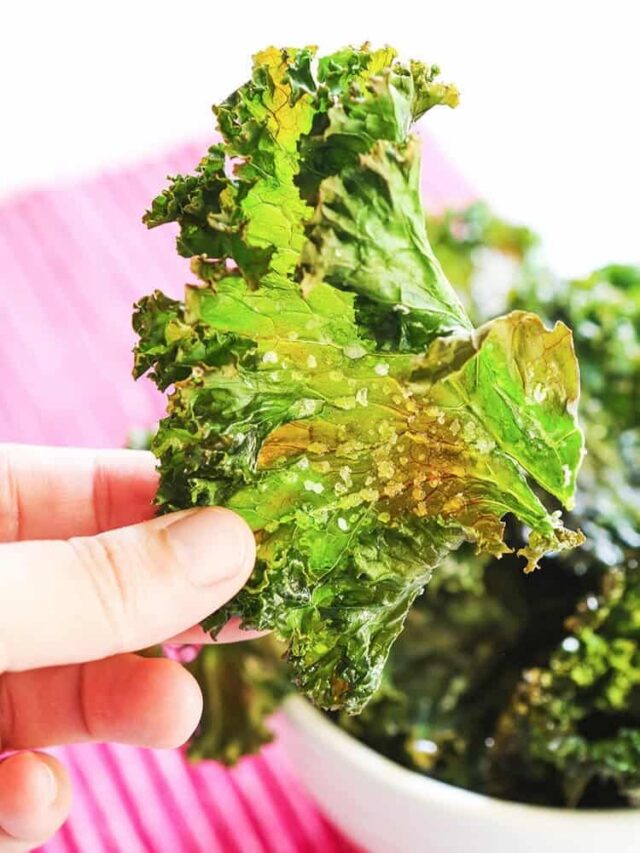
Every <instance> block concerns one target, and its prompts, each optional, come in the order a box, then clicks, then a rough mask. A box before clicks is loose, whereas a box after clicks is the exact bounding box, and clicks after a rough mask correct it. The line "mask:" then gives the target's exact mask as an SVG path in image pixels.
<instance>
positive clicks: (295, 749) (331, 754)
mask: <svg viewBox="0 0 640 853" xmlns="http://www.w3.org/2000/svg"><path fill="white" fill-rule="evenodd" d="M278 734H279V736H280V740H281V742H282V743H283V745H284V747H285V750H286V752H287V754H288V756H289V758H290V760H291V762H292V764H293V766H294V768H295V770H296V771H297V774H298V775H299V777H300V779H301V780H302V782H303V784H304V785H305V787H306V788H307V789H308V791H309V792H310V793H311V794H312V795H313V796H314V797H315V799H316V801H317V802H318V803H319V805H320V807H321V808H322V809H323V811H324V812H325V813H326V814H327V815H328V817H329V818H331V819H332V820H333V821H334V823H335V824H336V825H337V826H339V827H340V828H341V829H342V830H343V831H344V833H345V834H346V835H348V836H349V838H352V839H353V840H354V841H355V842H356V843H359V844H360V845H361V846H362V847H364V848H365V849H366V850H367V851H370V853H421V851H424V853H574V851H575V853H596V851H598V853H640V809H638V810H635V809H629V810H620V811H609V810H603V811H570V810H563V809H553V808H542V807H539V806H526V805H521V804H519V803H508V802H504V801H502V800H495V799H491V798H490V797H485V796H483V795H481V794H474V793H472V792H470V791H464V790H462V789H460V788H454V787H453V786H451V785H445V784H444V783H443V782H437V781H435V780H434V779H429V778H428V777H426V776H422V775H420V774H418V773H413V772H412V771H410V770H407V769H405V768H404V767H401V766H400V765H398V764H395V763H394V762H392V761H390V760H389V759H387V758H384V757H383V756H381V755H379V754H378V753H376V752H374V751H373V750H372V749H370V748H369V747H367V746H365V745H364V744H362V743H360V742H359V741H357V740H356V739H355V738H353V737H351V736H350V735H348V734H346V733H345V732H343V731H342V730H341V729H339V728H338V727H337V726H335V725H334V724H333V723H331V722H330V721H329V720H327V719H326V718H325V717H324V716H323V715H322V714H320V713H319V712H318V711H316V710H315V709H314V708H312V707H311V705H309V703H308V702H306V701H305V700H303V699H301V698H299V697H292V698H291V699H289V700H288V701H287V703H286V705H285V720H284V724H283V725H281V726H279V727H278Z"/></svg>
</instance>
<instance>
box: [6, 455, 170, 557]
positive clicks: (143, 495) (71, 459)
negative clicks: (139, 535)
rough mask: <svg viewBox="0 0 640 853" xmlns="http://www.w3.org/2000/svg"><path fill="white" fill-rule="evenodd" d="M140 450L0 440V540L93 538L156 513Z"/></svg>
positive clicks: (151, 470) (147, 462)
mask: <svg viewBox="0 0 640 853" xmlns="http://www.w3.org/2000/svg"><path fill="white" fill-rule="evenodd" d="M157 487H158V474H157V472H156V469H155V459H154V457H153V455H152V454H151V453H149V452H148V451H144V450H87V449H84V448H82V449H75V448H68V447H33V446H28V445H20V444H0V542H18V541H21V540H26V539H68V538H69V537H71V536H94V535H95V534H96V533H102V532H103V531H105V530H113V529H114V528H116V527H123V526H125V525H128V524H137V523H138V522H140V521H146V520H147V519H149V518H152V517H153V515H154V507H153V497H154V495H155V492H156V489H157Z"/></svg>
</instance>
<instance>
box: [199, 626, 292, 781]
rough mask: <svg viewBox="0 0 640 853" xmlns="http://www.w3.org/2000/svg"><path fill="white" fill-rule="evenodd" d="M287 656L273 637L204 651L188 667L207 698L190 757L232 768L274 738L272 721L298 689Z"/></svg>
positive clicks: (214, 647)
mask: <svg viewBox="0 0 640 853" xmlns="http://www.w3.org/2000/svg"><path fill="white" fill-rule="evenodd" d="M281 655H282V649H280V648H279V647H278V644H277V643H276V641H275V640H274V639H273V637H272V636H270V637H262V638H261V639H258V640H249V641H246V642H244V643H237V644H236V643H214V644H213V645H210V646H204V647H203V648H202V650H201V651H200V653H199V654H198V656H197V657H196V658H195V660H194V661H193V662H192V663H190V664H188V665H187V669H188V670H189V671H190V672H191V673H192V675H193V676H194V677H195V678H196V679H197V680H198V684H199V685H200V689H201V690H202V695H203V698H204V711H203V715H202V719H201V721H200V724H199V726H198V729H197V731H196V733H195V735H194V736H193V737H192V738H191V740H190V741H189V753H188V754H189V758H192V759H195V760H199V759H204V758H211V759H215V760H216V761H221V762H222V763H223V764H228V765H232V764H235V763H236V762H237V761H238V759H240V758H242V756H243V755H250V754H252V753H254V752H258V750H259V749H260V748H261V747H262V746H264V745H265V744H266V743H269V742H270V741H271V740H272V738H273V735H272V733H271V730H270V729H269V727H268V718H269V716H270V715H271V714H272V713H273V712H274V711H275V710H276V708H278V706H279V705H280V703H281V701H282V700H283V699H284V697H285V696H286V695H287V693H289V692H290V691H291V689H292V688H291V683H290V681H289V680H288V678H287V673H286V668H285V667H284V665H283V664H282V662H281V659H280V658H281Z"/></svg>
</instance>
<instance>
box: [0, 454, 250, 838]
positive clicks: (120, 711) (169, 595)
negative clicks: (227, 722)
mask: <svg viewBox="0 0 640 853" xmlns="http://www.w3.org/2000/svg"><path fill="white" fill-rule="evenodd" d="M156 488H157V474H156V472H155V468H154V459H153V457H152V456H151V454H149V453H145V452H137V451H126V450H125V451H116V450H114V451H91V450H69V449H59V448H33V447H22V446H18V445H12V446H6V445H5V446H2V445H0V755H1V754H2V753H3V752H7V751H10V752H11V753H12V754H10V755H9V757H4V758H1V759H0V853H21V851H24V850H30V849H32V848H34V847H36V846H38V845H39V844H41V843H43V842H44V841H45V840H47V839H48V838H49V837H50V836H51V835H52V834H53V833H55V831H56V830H57V829H58V828H59V827H60V825H61V824H62V823H63V822H64V820H65V818H66V816H67V814H68V811H69V806H70V801H71V789H70V784H69V779H68V776H67V774H66V771H65V769H64V767H62V765H61V764H60V763H59V762H58V761H57V760H56V759H55V758H53V757H51V756H48V755H45V754H43V753H42V752H38V751H37V750H38V749H41V748H43V747H46V746H50V745H53V744H63V743H64V744H66V743H75V742H82V741H117V742H120V743H128V744H136V745H139V746H147V747H174V746H178V745H180V744H182V743H184V741H185V740H187V739H188V737H189V736H190V735H191V733H192V732H193V730H194V728H195V726H196V725H197V723H198V720H199V718H200V714H201V711H202V696H201V694H200V690H199V688H198V685H197V684H196V682H195V680H194V679H193V678H192V677H191V675H190V674H189V673H188V672H186V671H185V670H184V669H183V668H182V667H181V666H180V665H179V664H178V663H176V662H175V661H172V660H167V659H163V658H151V657H141V656H140V655H137V654H135V653H134V652H135V651H136V650H139V649H144V648H147V647H149V646H153V645H155V644H157V643H161V642H164V641H166V640H167V639H168V638H173V639H174V640H175V641H182V642H196V643H198V642H204V641H205V635H204V634H203V632H202V631H201V629H200V628H193V627H191V626H194V625H197V623H198V622H199V621H200V620H201V619H203V618H204V617H205V616H207V615H208V614H209V613H211V612H212V611H214V610H216V609H217V608H219V607H221V606H222V605H223V604H224V603H225V602H226V601H228V600H229V599H230V598H231V597H232V596H233V595H234V594H235V593H236V592H237V591H238V590H239V589H240V587H241V586H242V585H243V584H244V582H245V581H246V579H247V578H248V576H249V574H250V573H251V569H252V567H253V562H254V559H255V546H254V539H253V535H252V533H251V531H250V530H249V528H248V527H247V525H246V524H245V523H244V521H242V519H240V518H239V517H238V516H236V515H234V514H233V513H231V512H229V511H228V510H223V509H218V508H204V509H198V510H186V511H184V512H179V513H173V514H171V515H166V516H162V517H160V518H154V517H153V516H154V508H153V505H152V500H153V495H154V493H155V490H156ZM222 634H223V635H224V636H223V637H222V639H224V640H226V641H234V640H238V639H242V638H244V637H246V636H247V634H246V633H245V632H242V631H240V629H239V628H238V627H237V625H232V624H229V625H227V626H226V628H225V629H224V630H223V632H222Z"/></svg>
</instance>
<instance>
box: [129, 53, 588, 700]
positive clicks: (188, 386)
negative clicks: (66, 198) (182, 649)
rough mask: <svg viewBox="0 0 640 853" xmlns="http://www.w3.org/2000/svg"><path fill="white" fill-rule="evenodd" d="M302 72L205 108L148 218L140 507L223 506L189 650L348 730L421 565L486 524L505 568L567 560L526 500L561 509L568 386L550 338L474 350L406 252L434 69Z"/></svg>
mask: <svg viewBox="0 0 640 853" xmlns="http://www.w3.org/2000/svg"><path fill="white" fill-rule="evenodd" d="M311 69H312V64H311V50H310V49H303V50H289V49H287V50H276V49H273V48H270V49H269V50H267V51H264V52H263V53H261V54H258V55H257V57H256V59H255V65H254V71H253V76H252V79H251V80H250V81H249V82H248V83H247V84H246V85H245V86H242V87H241V88H240V89H238V90H237V91H236V92H235V93H234V94H233V95H231V96H230V97H229V98H228V99H227V101H225V102H224V103H223V104H221V105H220V106H218V107H216V108H215V112H216V115H217V117H218V121H219V125H220V129H221V131H222V134H223V138H224V142H223V143H222V145H220V146H214V147H213V148H212V149H210V151H209V153H208V154H207V155H206V156H205V158H204V160H203V161H202V162H201V164H200V166H199V167H198V169H197V170H196V174H195V175H194V176H190V177H186V178H185V177H180V176H179V177H177V178H175V179H174V180H173V182H172V185H171V186H170V187H169V188H168V189H167V190H165V192H164V193H163V194H162V196H160V197H159V198H158V199H156V200H155V201H154V203H153V205H152V208H151V210H150V212H149V213H148V214H147V216H146V221H147V224H149V225H150V226H153V225H157V224H160V223H162V222H166V221H177V222H178V223H179V225H180V236H179V238H178V248H179V251H180V252H181V253H183V254H185V255H187V256H191V257H192V259H193V260H192V269H193V270H194V272H195V273H196V274H197V275H198V276H199V278H200V279H201V283H200V284H199V285H197V286H194V285H191V286H188V287H187V290H186V295H185V300H184V303H178V302H174V301H171V300H168V299H167V298H166V297H165V296H163V295H162V294H160V293H155V294H153V295H152V296H149V297H145V298H144V299H142V300H141V301H140V303H139V304H138V306H137V309H136V314H135V317H134V326H135V328H136V331H137V332H138V334H139V336H140V342H139V344H138V346H137V350H136V367H135V372H136V375H141V374H142V373H145V372H150V375H151V377H152V378H153V380H154V381H155V382H156V384H157V385H158V386H159V387H160V388H162V389H167V388H169V387H172V389H173V390H172V392H171V395H170V398H169V405H168V416H167V417H166V418H165V419H164V420H163V421H162V422H161V423H160V425H159V427H158V431H157V433H156V435H155V437H154V440H153V450H154V452H155V454H156V455H157V456H158V458H159V459H160V472H161V483H160V488H159V491H158V503H159V504H160V506H161V508H162V509H163V510H167V511H168V510H172V509H178V508H184V507H190V506H197V505H207V504H224V505H226V506H228V507H230V508H232V509H234V510H236V511H237V512H239V513H240V514H241V515H243V516H244V518H245V519H246V520H247V521H248V522H249V524H250V525H251V526H252V528H253V529H254V530H255V532H256V538H257V542H258V560H257V564H256V568H255V571H254V573H253V575H252V578H251V579H250V581H249V583H248V584H247V585H246V587H245V588H244V589H243V590H242V591H241V592H240V593H239V594H238V595H237V596H236V597H235V598H234V599H233V601H232V602H230V603H229V604H228V605H227V606H226V607H224V608H223V609H222V610H221V611H219V612H218V613H216V614H214V615H212V616H211V617H210V618H209V619H207V620H206V621H205V623H204V624H205V627H206V628H207V629H208V630H211V631H212V632H213V633H215V632H217V631H218V630H219V628H220V627H221V625H222V624H224V622H225V621H226V620H227V619H229V618H230V617H231V616H239V617H241V619H242V621H243V623H244V625H246V626H247V627H251V628H256V629H273V630H274V631H275V632H276V634H277V635H278V636H279V637H280V638H281V639H282V640H283V641H284V642H285V643H286V646H287V655H288V657H289V660H290V662H291V667H292V672H293V676H294V678H295V680H296V682H297V683H298V684H299V685H300V686H301V688H302V689H303V690H304V692H305V693H306V694H307V695H309V696H310V697H311V698H312V699H313V701H314V702H316V703H317V704H319V705H321V706H323V707H328V708H335V707H344V708H346V709H347V710H348V711H349V712H350V713H354V712H358V711H360V710H361V709H362V707H363V706H364V704H365V703H366V702H367V700H368V699H369V697H370V696H371V694H372V693H373V691H374V690H375V689H376V687H377V686H378V684H379V683H380V678H381V673H382V669H383V666H384V662H385V660H386V658H387V655H388V652H389V649H390V647H391V645H392V643H393V641H394V640H395V638H396V637H397V635H398V634H399V632H400V631H401V629H402V625H403V622H404V619H405V616H406V614H407V611H408V609H409V607H410V606H411V603H412V602H413V600H414V599H415V597H416V596H417V595H418V594H419V593H420V592H421V590H422V589H423V587H424V585H425V584H426V583H427V581H428V580H429V578H430V575H431V572H432V570H433V569H434V568H435V567H436V566H437V565H438V564H439V563H440V562H441V561H442V559H443V558H444V557H445V556H446V554H447V553H449V552H450V551H451V550H454V549H456V548H457V547H458V546H459V545H460V544H461V543H462V542H463V541H468V542H472V543H474V544H475V546H476V548H477V549H478V550H479V551H483V552H487V553H491V554H494V555H496V556H499V555H501V554H503V553H506V552H508V551H509V550H510V548H509V546H508V545H507V544H506V543H505V541H504V521H503V518H504V516H506V515H508V514H513V515H515V516H516V517H517V518H518V519H520V520H521V521H522V522H523V523H524V524H526V525H527V526H528V528H530V530H531V534H530V537H529V541H528V544H526V545H525V546H524V547H523V548H522V549H521V553H522V555H523V556H524V557H526V560H527V568H528V569H529V570H530V569H533V568H535V566H536V563H537V560H538V559H539V557H540V556H542V555H543V554H544V553H545V552H547V551H556V550H562V549H564V548H567V547H572V546H573V545H576V544H578V543H579V542H580V541H581V535H580V534H578V533H572V532H569V531H567V530H566V529H565V528H564V527H563V526H562V523H561V521H560V518H559V513H558V512H553V513H550V512H549V511H547V509H546V508H545V506H544V505H543V503H542V502H541V500H540V497H539V493H538V488H537V487H539V488H540V489H542V490H546V491H547V492H548V493H549V494H550V495H552V496H553V497H554V498H556V499H557V500H558V501H559V502H561V503H563V504H564V505H565V506H571V503H572V500H573V491H574V487H575V477H576V472H577V468H578V465H579V462H580V459H581V455H582V435H581V433H580V431H579V429H578V428H577V426H576V421H575V411H576V404H577V399H578V372H577V364H576V361H575V357H574V353H573V346H572V341H571V334H570V332H569V330H568V329H567V327H566V326H564V325H563V324H557V325H556V326H555V327H554V328H553V329H552V330H547V329H546V328H545V327H544V326H543V324H542V323H541V321H540V320H538V319H537V318H536V317H535V316H533V315H531V314H528V313H526V312H514V313H513V314H511V315H509V316H506V317H501V318H499V319H497V320H495V321H492V322H490V323H488V324H486V325H484V326H482V327H481V328H479V329H476V330H474V329H473V327H472V325H471V323H470V321H469V319H468V317H467V315H466V313H465V311H464V309H463V308H462V305H461V303H460V301H459V300H458V298H457V296H456V295H455V293H454V291H453V289H452V287H451V285H450V284H449V282H448V281H447V279H446V277H445V275H444V273H443V271H442V269H441V267H440V265H439V263H438V261H437V260H436V258H435V256H434V254H433V252H432V250H431V248H430V245H429V242H428V238H427V234H426V230H425V224H424V222H425V219H424V212H423V210H422V207H421V203H420V197H419V181H418V176H419V152H418V147H417V144H416V142H415V140H414V139H413V138H412V137H411V136H410V133H409V131H410V127H411V124H412V121H413V120H414V118H415V117H416V116H418V115H420V114H422V113H423V112H424V111H425V110H426V109H428V108H429V107H431V106H433V105H434V104H436V103H449V104H452V103H454V102H455V99H456V96H455V91H454V90H453V89H452V88H451V87H447V86H443V85H442V84H440V83H439V82H437V79H436V69H434V68H428V67H426V66H424V65H422V64H420V63H410V64H408V65H403V64H401V63H399V62H398V61H397V60H396V59H395V54H394V52H393V51H391V50H389V49H385V50H382V51H369V50H368V48H366V47H365V48H363V49H361V50H359V51H358V50H351V49H349V50H346V51H341V52H339V53H337V54H334V55H333V56H330V57H324V58H321V59H320V60H319V62H318V65H317V73H316V75H314V74H313V73H312V70H311ZM223 154H224V157H223V156H222V155H223ZM536 484H537V486H536Z"/></svg>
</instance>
